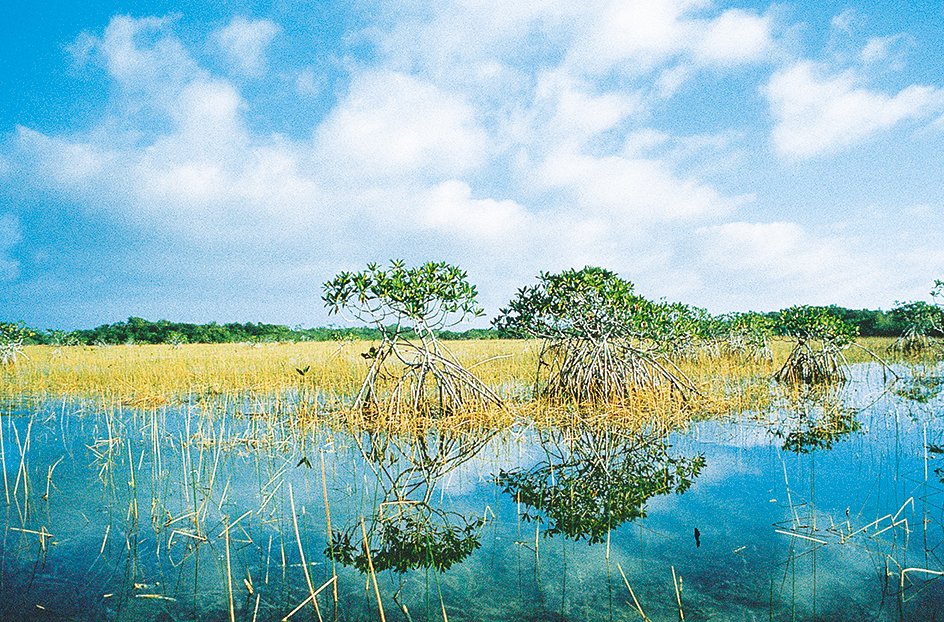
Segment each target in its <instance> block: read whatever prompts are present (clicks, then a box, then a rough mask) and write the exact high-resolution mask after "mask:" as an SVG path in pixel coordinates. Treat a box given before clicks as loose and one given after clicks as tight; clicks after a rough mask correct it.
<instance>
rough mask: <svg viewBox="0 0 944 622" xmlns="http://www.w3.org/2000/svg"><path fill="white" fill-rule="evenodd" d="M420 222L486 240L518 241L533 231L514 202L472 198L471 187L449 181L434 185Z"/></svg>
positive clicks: (424, 205)
mask: <svg viewBox="0 0 944 622" xmlns="http://www.w3.org/2000/svg"><path fill="white" fill-rule="evenodd" d="M419 211H420V214H421V221H420V222H423V223H424V224H425V225H426V226H427V227H430V228H433V229H437V230H440V231H443V232H446V233H451V234H456V235H460V236H472V237H475V238H479V239H483V240H489V241H490V240H496V239H497V240H509V239H510V240H515V241H517V239H518V238H519V237H520V236H522V235H527V234H528V233H534V230H533V229H532V230H531V231H530V232H529V231H528V230H526V227H528V226H529V225H533V224H534V223H532V222H531V220H530V219H529V217H528V215H527V213H526V211H525V210H524V208H523V207H522V206H520V205H518V204H517V203H515V202H514V201H495V200H494V199H473V198H472V189H471V188H470V187H469V185H468V184H466V183H465V182H461V181H456V180H450V181H446V182H443V183H441V184H438V185H436V186H434V187H433V188H432V189H430V190H429V192H428V193H427V194H426V197H425V200H424V201H423V208H422V209H421V210H419Z"/></svg>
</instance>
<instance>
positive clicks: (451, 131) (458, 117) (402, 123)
mask: <svg viewBox="0 0 944 622" xmlns="http://www.w3.org/2000/svg"><path fill="white" fill-rule="evenodd" d="M316 144H317V148H318V150H319V152H320V153H321V154H322V157H323V158H324V160H325V162H327V163H328V165H329V166H330V167H331V168H332V169H333V170H335V171H336V172H337V173H338V174H340V175H341V176H342V177H347V178H349V179H351V180H352V181H357V182H358V183H362V182H364V181H365V180H366V181H368V182H376V181H378V180H382V179H383V180H387V181H397V182H402V181H405V180H409V179H414V178H420V179H429V180H432V181H438V180H442V179H449V178H451V177H454V176H456V175H459V174H462V173H464V172H467V171H469V170H470V169H472V168H474V167H476V166H478V165H479V164H481V163H482V162H483V160H484V159H485V158H486V157H487V155H488V154H487V152H488V140H487V136H486V134H485V131H484V130H483V129H482V128H481V127H480V126H479V124H478V121H477V119H476V112H475V110H474V109H473V108H472V107H471V106H470V105H469V104H468V103H466V102H465V101H464V100H463V99H462V98H461V97H457V96H455V95H452V94H450V93H446V92H444V91H442V90H440V89H438V88H437V87H435V86H433V85H432V84H429V83H426V82H423V81H420V80H418V79H416V78H414V77H411V76H407V75H404V74H401V73H392V72H377V73H364V74H359V75H357V76H355V78H354V80H353V82H352V84H351V87H350V91H349V93H348V94H347V96H346V97H345V98H344V99H343V101H341V102H340V103H339V104H338V106H337V107H336V108H335V109H333V110H332V111H331V114H330V115H329V116H328V118H327V119H326V120H325V122H324V123H323V124H322V125H321V126H320V127H319V128H318V131H317V135H316Z"/></svg>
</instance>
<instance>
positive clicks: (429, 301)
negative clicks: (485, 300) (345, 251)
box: [322, 260, 485, 335]
mask: <svg viewBox="0 0 944 622" xmlns="http://www.w3.org/2000/svg"><path fill="white" fill-rule="evenodd" d="M466 278H467V276H466V273H465V272H464V271H463V270H460V269H459V268H457V267H456V266H451V265H449V264H447V263H425V264H423V265H422V266H419V267H417V268H407V267H405V266H404V264H403V262H402V261H399V260H394V261H391V262H390V268H389V269H388V270H382V269H380V268H379V267H378V266H377V264H368V266H367V269H366V270H364V271H362V272H341V273H340V274H338V275H337V276H336V277H335V278H334V279H333V280H331V281H328V282H327V283H325V284H324V295H323V296H322V299H323V300H324V303H325V306H326V307H327V308H328V313H329V314H335V313H340V312H341V311H342V310H347V311H350V312H351V313H353V315H354V316H355V317H356V318H358V319H359V320H361V321H363V322H366V323H369V324H373V325H374V326H375V327H376V328H377V329H379V330H381V331H387V330H390V327H391V326H392V330H393V331H394V332H395V333H397V332H399V331H400V330H401V328H402V326H403V324H404V322H408V321H409V322H412V323H413V324H414V326H415V327H416V329H417V330H419V331H421V332H423V333H426V334H430V335H431V334H432V331H433V329H444V328H446V327H447V326H453V325H455V324H457V323H459V322H461V321H463V320H465V319H467V318H469V317H481V316H482V315H483V314H484V313H485V312H484V310H482V309H481V308H480V307H479V306H478V305H477V303H476V301H475V297H476V291H475V286H474V285H471V284H470V283H469V282H468V281H467V280H466Z"/></svg>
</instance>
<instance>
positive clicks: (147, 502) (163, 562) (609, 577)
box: [0, 366, 944, 621]
mask: <svg viewBox="0 0 944 622" xmlns="http://www.w3.org/2000/svg"><path fill="white" fill-rule="evenodd" d="M854 372H855V373H854V378H853V381H852V382H851V383H849V384H848V385H846V386H845V387H844V388H843V389H842V390H841V391H838V392H832V393H830V394H827V395H807V396H805V397H804V398H802V399H798V400H796V401H793V402H791V403H786V404H785V405H784V407H783V408H782V409H780V410H777V411H775V412H774V413H768V414H757V416H754V417H752V416H744V417H742V418H740V419H739V420H738V421H725V422H699V423H696V424H693V425H692V427H691V428H690V429H688V430H685V431H681V432H678V433H675V434H672V435H670V436H669V437H667V438H659V437H653V436H651V435H645V434H625V433H619V432H617V431H609V432H597V433H590V432H586V431H583V432H569V433H568V432H566V431H560V430H550V431H548V430H543V431H542V430H536V429H533V428H531V427H528V426H524V425H522V426H519V427H517V428H515V429H512V430H507V431H503V432H501V433H499V434H494V435H486V436H482V437H477V438H466V437H458V436H456V437H450V436H448V435H444V434H439V435H437V434H432V435H430V436H428V437H426V438H423V439H419V440H417V439H398V438H389V437H386V436H384V435H368V434H363V435H359V436H356V437H355V436H351V435H350V434H348V433H344V432H338V431H333V430H330V429H325V428H318V427H305V428H300V427H298V426H296V425H294V424H293V422H292V421H291V420H290V419H276V420H273V419H271V418H266V417H261V416H258V415H257V414H255V413H239V412H235V413H234V412H222V411H220V412H215V411H213V410H207V409H206V408H204V407H198V406H185V407H178V408H173V409H171V408H167V409H163V410H153V411H125V410H121V409H105V410H103V409H97V408H92V407H90V406H88V405H83V404H80V403H79V404H77V403H71V402H62V403H46V404H42V405H40V406H36V407H31V408H16V407H10V408H8V409H7V410H6V411H5V412H4V414H3V416H2V417H0V431H2V434H0V438H2V441H3V442H2V446H0V448H2V452H0V453H2V458H3V465H4V475H5V478H4V484H3V485H4V488H3V492H2V493H0V494H2V496H0V512H3V514H2V517H3V518H2V521H3V525H4V531H3V539H2V542H0V619H3V620H53V619H56V620H59V619H73V620H230V619H236V620H281V619H283V618H284V617H285V616H287V615H289V614H291V618H290V619H293V620H303V619H304V620H311V619H318V618H319V616H320V617H321V618H322V619H324V620H334V619H337V620H380V619H381V611H380V609H381V607H382V608H383V619H386V620H416V621H419V620H443V619H444V618H445V619H448V620H450V621H456V620H574V621H576V620H607V621H609V620H634V619H639V620H641V619H643V618H642V617H641V613H644V614H645V616H646V617H647V618H648V619H651V620H679V619H680V610H681V615H684V619H685V620H850V619H857V620H858V619H868V620H933V619H942V618H944V576H942V574H941V573H942V572H944V561H942V553H944V509H942V506H944V453H942V452H941V448H942V446H944V418H942V417H941V416H940V415H941V414H942V412H944V397H942V396H940V395H939V393H940V390H941V387H942V382H941V376H942V375H944V371H942V370H941V369H940V368H938V369H931V370H923V371H922V370H918V372H919V375H918V376H917V377H915V376H910V377H909V378H906V379H905V380H903V381H899V382H898V383H896V384H894V385H892V386H891V388H890V389H889V388H888V387H887V386H886V385H885V383H884V382H883V378H882V373H881V371H880V370H879V369H877V368H875V367H870V366H860V367H856V368H855V370H854ZM910 373H912V374H913V373H914V370H911V372H910ZM322 463H323V465H324V476H322ZM325 497H327V504H326V501H325ZM326 507H327V508H328V510H329V511H330V521H331V530H332V531H333V532H334V534H335V536H334V538H333V539H329V538H328V525H327V523H328V518H329V517H328V513H327V512H326ZM364 533H366V534H368V536H369V538H368V540H369V555H368V554H367V553H366V552H365V549H364V546H363V541H364V538H363V534H364ZM331 547H333V549H334V551H335V553H334V555H333V557H334V560H332V559H331V556H327V555H326V554H325V552H326V549H329V548H331ZM303 555H304V563H303ZM306 570H307V576H306V572H305V571H306ZM335 574H336V575H337V580H336V582H335V581H334V580H333V579H332V578H333V576H335ZM309 585H310V587H309ZM335 588H336V589H337V602H336V603H335V598H334V594H335ZM630 588H631V590H632V592H630ZM319 589H321V591H320V592H318V594H317V596H316V598H315V600H316V601H317V604H318V606H317V610H316V609H315V608H314V606H313V605H312V604H311V603H310V602H309V603H307V604H305V605H304V606H303V607H302V608H301V609H299V610H298V611H296V612H295V613H294V614H292V613H291V612H292V611H293V610H295V609H296V608H297V607H298V606H299V605H300V604H302V603H303V602H304V601H305V600H306V599H309V598H310V593H311V592H312V591H317V590H319ZM378 595H379V596H378ZM378 601H379V603H380V604H378ZM444 613H445V615H444Z"/></svg>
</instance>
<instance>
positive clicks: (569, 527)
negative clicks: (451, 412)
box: [497, 430, 705, 544]
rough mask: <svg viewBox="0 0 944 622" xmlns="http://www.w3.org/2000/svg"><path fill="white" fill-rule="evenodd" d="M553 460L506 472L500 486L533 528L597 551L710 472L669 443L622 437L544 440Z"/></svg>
mask: <svg viewBox="0 0 944 622" xmlns="http://www.w3.org/2000/svg"><path fill="white" fill-rule="evenodd" d="M539 441H540V444H541V447H542V448H543V450H544V452H545V455H546V459H545V460H542V461H541V462H538V463H537V464H536V465H534V466H532V467H531V468H529V469H516V470H512V471H505V470H502V471H501V472H500V473H499V475H498V478H497V481H498V484H499V486H500V487H501V488H502V490H503V492H506V493H508V494H510V495H512V497H514V499H515V500H516V501H517V502H518V503H520V504H523V505H524V506H526V507H527V508H528V509H526V510H525V511H523V512H522V514H521V516H522V518H523V519H524V520H526V521H529V522H530V521H538V522H541V523H544V524H546V525H547V528H546V529H545V531H544V533H545V535H546V536H554V535H557V534H563V535H565V536H567V537H568V538H571V539H573V540H581V539H583V538H586V539H587V540H588V541H589V542H590V543H591V544H593V543H597V542H602V541H604V540H605V539H606V536H607V534H608V533H609V532H610V530H611V529H613V528H615V527H617V526H619V525H621V524H623V523H625V522H626V521H634V520H636V519H638V518H644V517H645V516H646V502H647V501H648V500H649V499H651V498H652V497H655V496H657V495H665V494H669V493H671V492H675V493H677V494H681V493H683V492H685V491H686V490H688V488H689V487H691V485H692V483H693V482H694V480H695V478H697V477H698V475H699V473H700V472H701V470H702V468H704V466H705V458H704V456H703V455H700V454H699V455H697V456H694V457H686V456H674V455H672V453H671V452H670V450H671V448H672V446H671V445H669V443H668V442H667V440H666V438H665V437H663V436H657V435H653V434H644V433H621V432H616V431H609V430H608V431H603V432H591V431H562V430H551V431H546V432H540V433H539Z"/></svg>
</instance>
